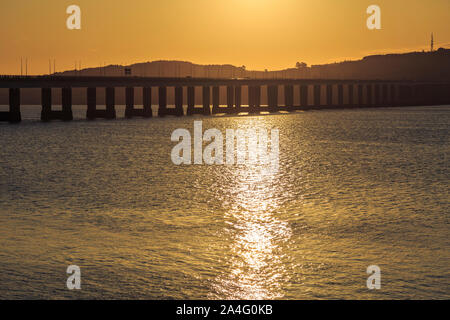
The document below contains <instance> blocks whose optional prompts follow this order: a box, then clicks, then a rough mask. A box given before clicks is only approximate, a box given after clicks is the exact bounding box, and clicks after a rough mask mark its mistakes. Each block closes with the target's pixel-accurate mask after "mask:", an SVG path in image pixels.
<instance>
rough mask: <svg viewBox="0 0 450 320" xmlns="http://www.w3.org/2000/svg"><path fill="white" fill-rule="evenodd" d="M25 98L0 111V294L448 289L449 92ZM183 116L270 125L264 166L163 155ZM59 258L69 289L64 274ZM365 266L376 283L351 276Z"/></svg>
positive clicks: (364, 294) (427, 294)
mask: <svg viewBox="0 0 450 320" xmlns="http://www.w3.org/2000/svg"><path fill="white" fill-rule="evenodd" d="M39 112H40V108H38V107H24V108H23V117H24V118H25V120H24V121H23V122H22V123H21V124H19V125H9V124H0V137H1V142H0V155H1V157H0V177H1V179H0V298H2V299H6V298H31V299H37V298H45V299H47V298H48V299H72V298H81V299H92V298H93V299H106V298H112V299H131V298H138V299H216V298H220V299H241V298H244V299H263V298H265V299H318V298H319V299H323V298H331V299H340V298H345V299H349V298H356V299H387V298H392V299H404V298H417V299H425V298H434V299H449V298H450V267H449V264H450V250H449V245H450V240H449V231H450V225H449V222H450V221H449V211H450V210H449V207H450V206H449V181H450V168H449V158H448V156H449V151H450V143H449V142H450V141H449V140H450V134H449V133H450V107H448V106H446V107H417V108H402V109H400V108H392V109H361V110H340V111H311V112H302V113H293V114H284V115H263V116H240V117H194V118H192V117H191V118H188V117H183V118H171V117H167V118H165V119H157V118H154V119H148V120H144V119H133V120H124V119H118V120H116V121H106V120H105V121H102V120H99V121H95V122H89V121H85V120H77V121H73V122H70V123H62V122H52V123H41V122H39V121H36V120H33V119H38V118H39ZM120 114H121V115H122V114H123V108H120ZM84 115H85V108H82V107H75V118H78V119H82V118H84ZM193 119H197V120H200V119H201V120H203V128H204V129H207V128H212V127H214V128H218V129H219V130H221V131H222V132H224V131H225V129H226V128H233V129H237V128H250V127H252V128H259V127H260V128H266V129H270V128H278V129H279V130H280V166H279V170H278V171H276V170H272V169H270V168H268V167H265V166H258V165H257V166H194V165H192V166H181V167H177V166H175V165H173V164H172V163H171V161H170V151H171V148H172V147H173V146H174V143H172V142H170V135H171V133H172V131H173V130H174V129H176V128H187V129H190V130H192V128H193ZM191 132H192V131H191ZM71 264H75V265H78V266H80V268H81V273H82V289H81V290H80V291H69V290H67V288H66V279H67V276H68V275H67V274H66V268H67V266H69V265H71ZM369 265H378V266H379V267H380V268H381V273H382V288H381V290H368V289H367V287H366V279H367V277H368V275H367V274H366V269H367V267H368V266H369Z"/></svg>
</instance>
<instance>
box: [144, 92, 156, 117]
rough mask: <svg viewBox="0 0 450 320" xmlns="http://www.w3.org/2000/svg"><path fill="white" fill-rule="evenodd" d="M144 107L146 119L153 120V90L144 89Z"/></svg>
mask: <svg viewBox="0 0 450 320" xmlns="http://www.w3.org/2000/svg"><path fill="white" fill-rule="evenodd" d="M142 105H143V108H144V117H145V118H151V117H153V111H152V88H150V87H143V88H142Z"/></svg>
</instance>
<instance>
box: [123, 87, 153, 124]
mask: <svg viewBox="0 0 450 320" xmlns="http://www.w3.org/2000/svg"><path fill="white" fill-rule="evenodd" d="M143 92H145V90H144V89H143ZM143 94H144V93H143ZM150 110H151V108H150ZM146 111H147V112H148V108H147V110H146V109H145V108H142V109H136V108H135V107H134V87H127V88H125V118H127V119H130V118H133V117H145V118H148V117H149V115H148V114H147V113H146Z"/></svg>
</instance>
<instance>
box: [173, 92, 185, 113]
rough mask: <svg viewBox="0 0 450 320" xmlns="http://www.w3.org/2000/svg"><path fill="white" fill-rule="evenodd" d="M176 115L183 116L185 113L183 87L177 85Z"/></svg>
mask: <svg viewBox="0 0 450 320" xmlns="http://www.w3.org/2000/svg"><path fill="white" fill-rule="evenodd" d="M174 115H175V116H177V117H181V116H183V115H184V111H183V87H180V86H178V87H175V110H174Z"/></svg>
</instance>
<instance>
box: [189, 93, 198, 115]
mask: <svg viewBox="0 0 450 320" xmlns="http://www.w3.org/2000/svg"><path fill="white" fill-rule="evenodd" d="M187 105H188V107H187V115H188V116H192V115H194V114H195V113H196V110H195V109H196V108H195V87H188V88H187Z"/></svg>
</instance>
